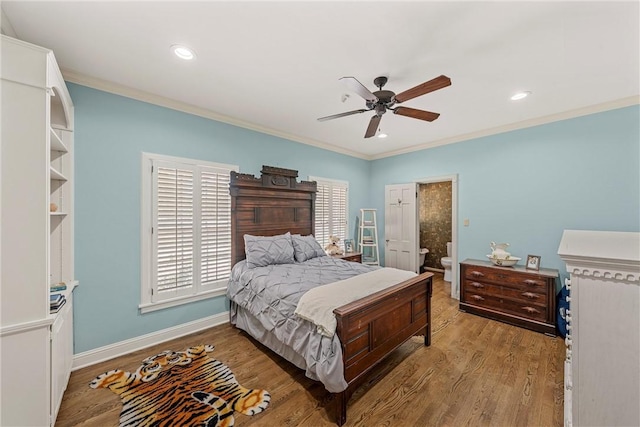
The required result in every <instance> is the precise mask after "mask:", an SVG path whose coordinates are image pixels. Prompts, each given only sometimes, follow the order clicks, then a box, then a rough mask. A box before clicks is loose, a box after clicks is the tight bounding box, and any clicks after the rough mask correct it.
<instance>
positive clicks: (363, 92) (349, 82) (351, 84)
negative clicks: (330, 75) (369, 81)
mask: <svg viewBox="0 0 640 427" xmlns="http://www.w3.org/2000/svg"><path fill="white" fill-rule="evenodd" d="M340 81H341V82H342V83H344V84H345V85H346V86H347V87H348V88H349V89H351V90H352V91H354V92H355V93H357V94H358V95H360V96H361V97H363V98H364V99H366V100H367V101H370V102H378V97H377V96H375V95H374V94H373V93H371V91H370V90H369V89H367V88H366V87H365V86H364V85H363V84H362V83H360V82H359V81H358V79H356V78H355V77H342V78H340Z"/></svg>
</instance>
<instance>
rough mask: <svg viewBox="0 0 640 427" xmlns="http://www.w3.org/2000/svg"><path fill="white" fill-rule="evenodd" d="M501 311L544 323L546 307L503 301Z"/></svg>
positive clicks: (505, 299)
mask: <svg viewBox="0 0 640 427" xmlns="http://www.w3.org/2000/svg"><path fill="white" fill-rule="evenodd" d="M501 310H502V311H503V312H505V313H510V314H514V315H516V316H520V317H524V318H527V319H531V320H537V321H540V322H544V321H545V320H547V307H546V306H544V305H538V304H526V303H523V302H522V301H513V300H509V299H507V298H504V299H503V303H502V306H501Z"/></svg>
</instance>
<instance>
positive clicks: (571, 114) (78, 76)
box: [62, 69, 640, 160]
mask: <svg viewBox="0 0 640 427" xmlns="http://www.w3.org/2000/svg"><path fill="white" fill-rule="evenodd" d="M62 75H63V76H64V79H65V80H66V81H68V82H71V83H76V84H79V85H82V86H87V87H90V88H94V89H98V90H101V91H103V92H109V93H113V94H116V95H121V96H125V97H127V98H131V99H135V100H138V101H142V102H148V103H150V104H154V105H159V106H161V107H166V108H170V109H172V110H177V111H182V112H183V113H187V114H193V115H195V116H200V117H204V118H207V119H211V120H215V121H218V122H222V123H227V124H230V125H233V126H238V127H241V128H244V129H249V130H253V131H256V132H261V133H264V134H267V135H273V136H276V137H279V138H284V139H288V140H290V141H294V142H299V143H301V144H305V145H310V146H312V147H317V148H322V149H324V150H328V151H333V152H335V153H340V154H344V155H347V156H351V157H356V158H358V159H364V160H378V159H384V158H386V157H393V156H397V155H399V154H406V153H412V152H414V151H421V150H426V149H429V148H435V147H439V146H442V145H448V144H455V143H457V142H462V141H467V140H470V139H476V138H481V137H484V136H490V135H496V134H500V133H504V132H510V131H513V130H518V129H525V128H528V127H533V126H539V125H543V124H547V123H553V122H557V121H560V120H567V119H573V118H576V117H581V116H586V115H589V114H595V113H601V112H603V111H609V110H615V109H618V108H624V107H629V106H632V105H638V104H640V96H639V95H634V96H629V97H626V98H621V99H616V100H613V101H608V102H602V103H599V104H594V105H590V106H588V107H582V108H576V109H573V110H568V111H564V112H561V113H555V114H549V115H547V116H542V117H537V118H534V119H529V120H524V121H521V122H516V123H511V124H507V125H502V126H496V127H493V128H489V129H484V130H479V131H475V132H470V133H466V134H463V135H457V136H453V137H450V138H443V139H440V140H437V141H431V142H426V143H423V144H419V145H414V146H412V147H407V148H402V149H399V150H393V151H387V152H384V153H380V154H374V155H368V154H363V153H358V152H355V151H352V150H348V149H346V148H342V147H338V146H335V145H331V144H327V143H324V142H320V141H316V140H313V139H309V138H304V137H301V136H297V135H292V134H289V133H286V132H281V131H278V130H275V129H271V128H268V127H264V126H260V125H256V124H254V123H249V122H246V121H243V120H239V119H236V118H233V117H229V116H225V115H222V114H219V113H215V112H213V111H210V110H207V109H205V108H201V107H196V106H194V105H191V104H187V103H184V102H180V101H176V100H173V99H169V98H166V97H163V96H159V95H154V94H152V93H149V92H144V91H141V90H138V89H134V88H131V87H127V86H123V85H119V84H117V83H113V82H109V81H107V80H102V79H98V78H95V77H90V76H87V75H85V74H82V73H79V72H76V71H72V70H66V69H62Z"/></svg>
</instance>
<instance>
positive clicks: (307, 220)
mask: <svg viewBox="0 0 640 427" xmlns="http://www.w3.org/2000/svg"><path fill="white" fill-rule="evenodd" d="M261 174H262V175H261V177H260V178H256V177H255V176H253V175H250V174H244V173H238V172H231V182H230V183H229V191H230V193H231V265H235V264H236V263H237V262H239V261H242V260H243V259H244V258H245V253H244V235H245V234H251V235H254V236H275V235H277V234H284V233H286V232H287V231H289V232H290V233H291V234H302V235H303V236H304V235H308V234H314V211H315V201H316V190H317V186H316V182H315V181H300V182H297V177H298V171H296V170H292V169H283V168H276V167H273V166H262V171H261Z"/></svg>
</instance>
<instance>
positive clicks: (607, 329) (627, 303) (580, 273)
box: [558, 230, 640, 427]
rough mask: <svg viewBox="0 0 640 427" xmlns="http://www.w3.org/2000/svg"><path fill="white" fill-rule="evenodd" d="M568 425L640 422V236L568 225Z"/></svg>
mask: <svg viewBox="0 0 640 427" xmlns="http://www.w3.org/2000/svg"><path fill="white" fill-rule="evenodd" d="M558 254H559V255H560V257H561V258H562V259H563V260H564V261H565V262H566V264H567V272H568V273H569V274H570V275H571V279H570V283H569V285H570V296H569V297H570V300H569V304H570V306H569V311H568V312H567V320H568V325H567V327H568V334H567V338H566V341H565V342H566V344H567V357H566V360H565V426H567V427H569V426H571V425H576V426H638V425H640V408H639V406H638V402H640V233H632V232H605V231H581V230H565V232H564V234H563V236H562V241H561V242H560V247H559V249H558Z"/></svg>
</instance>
